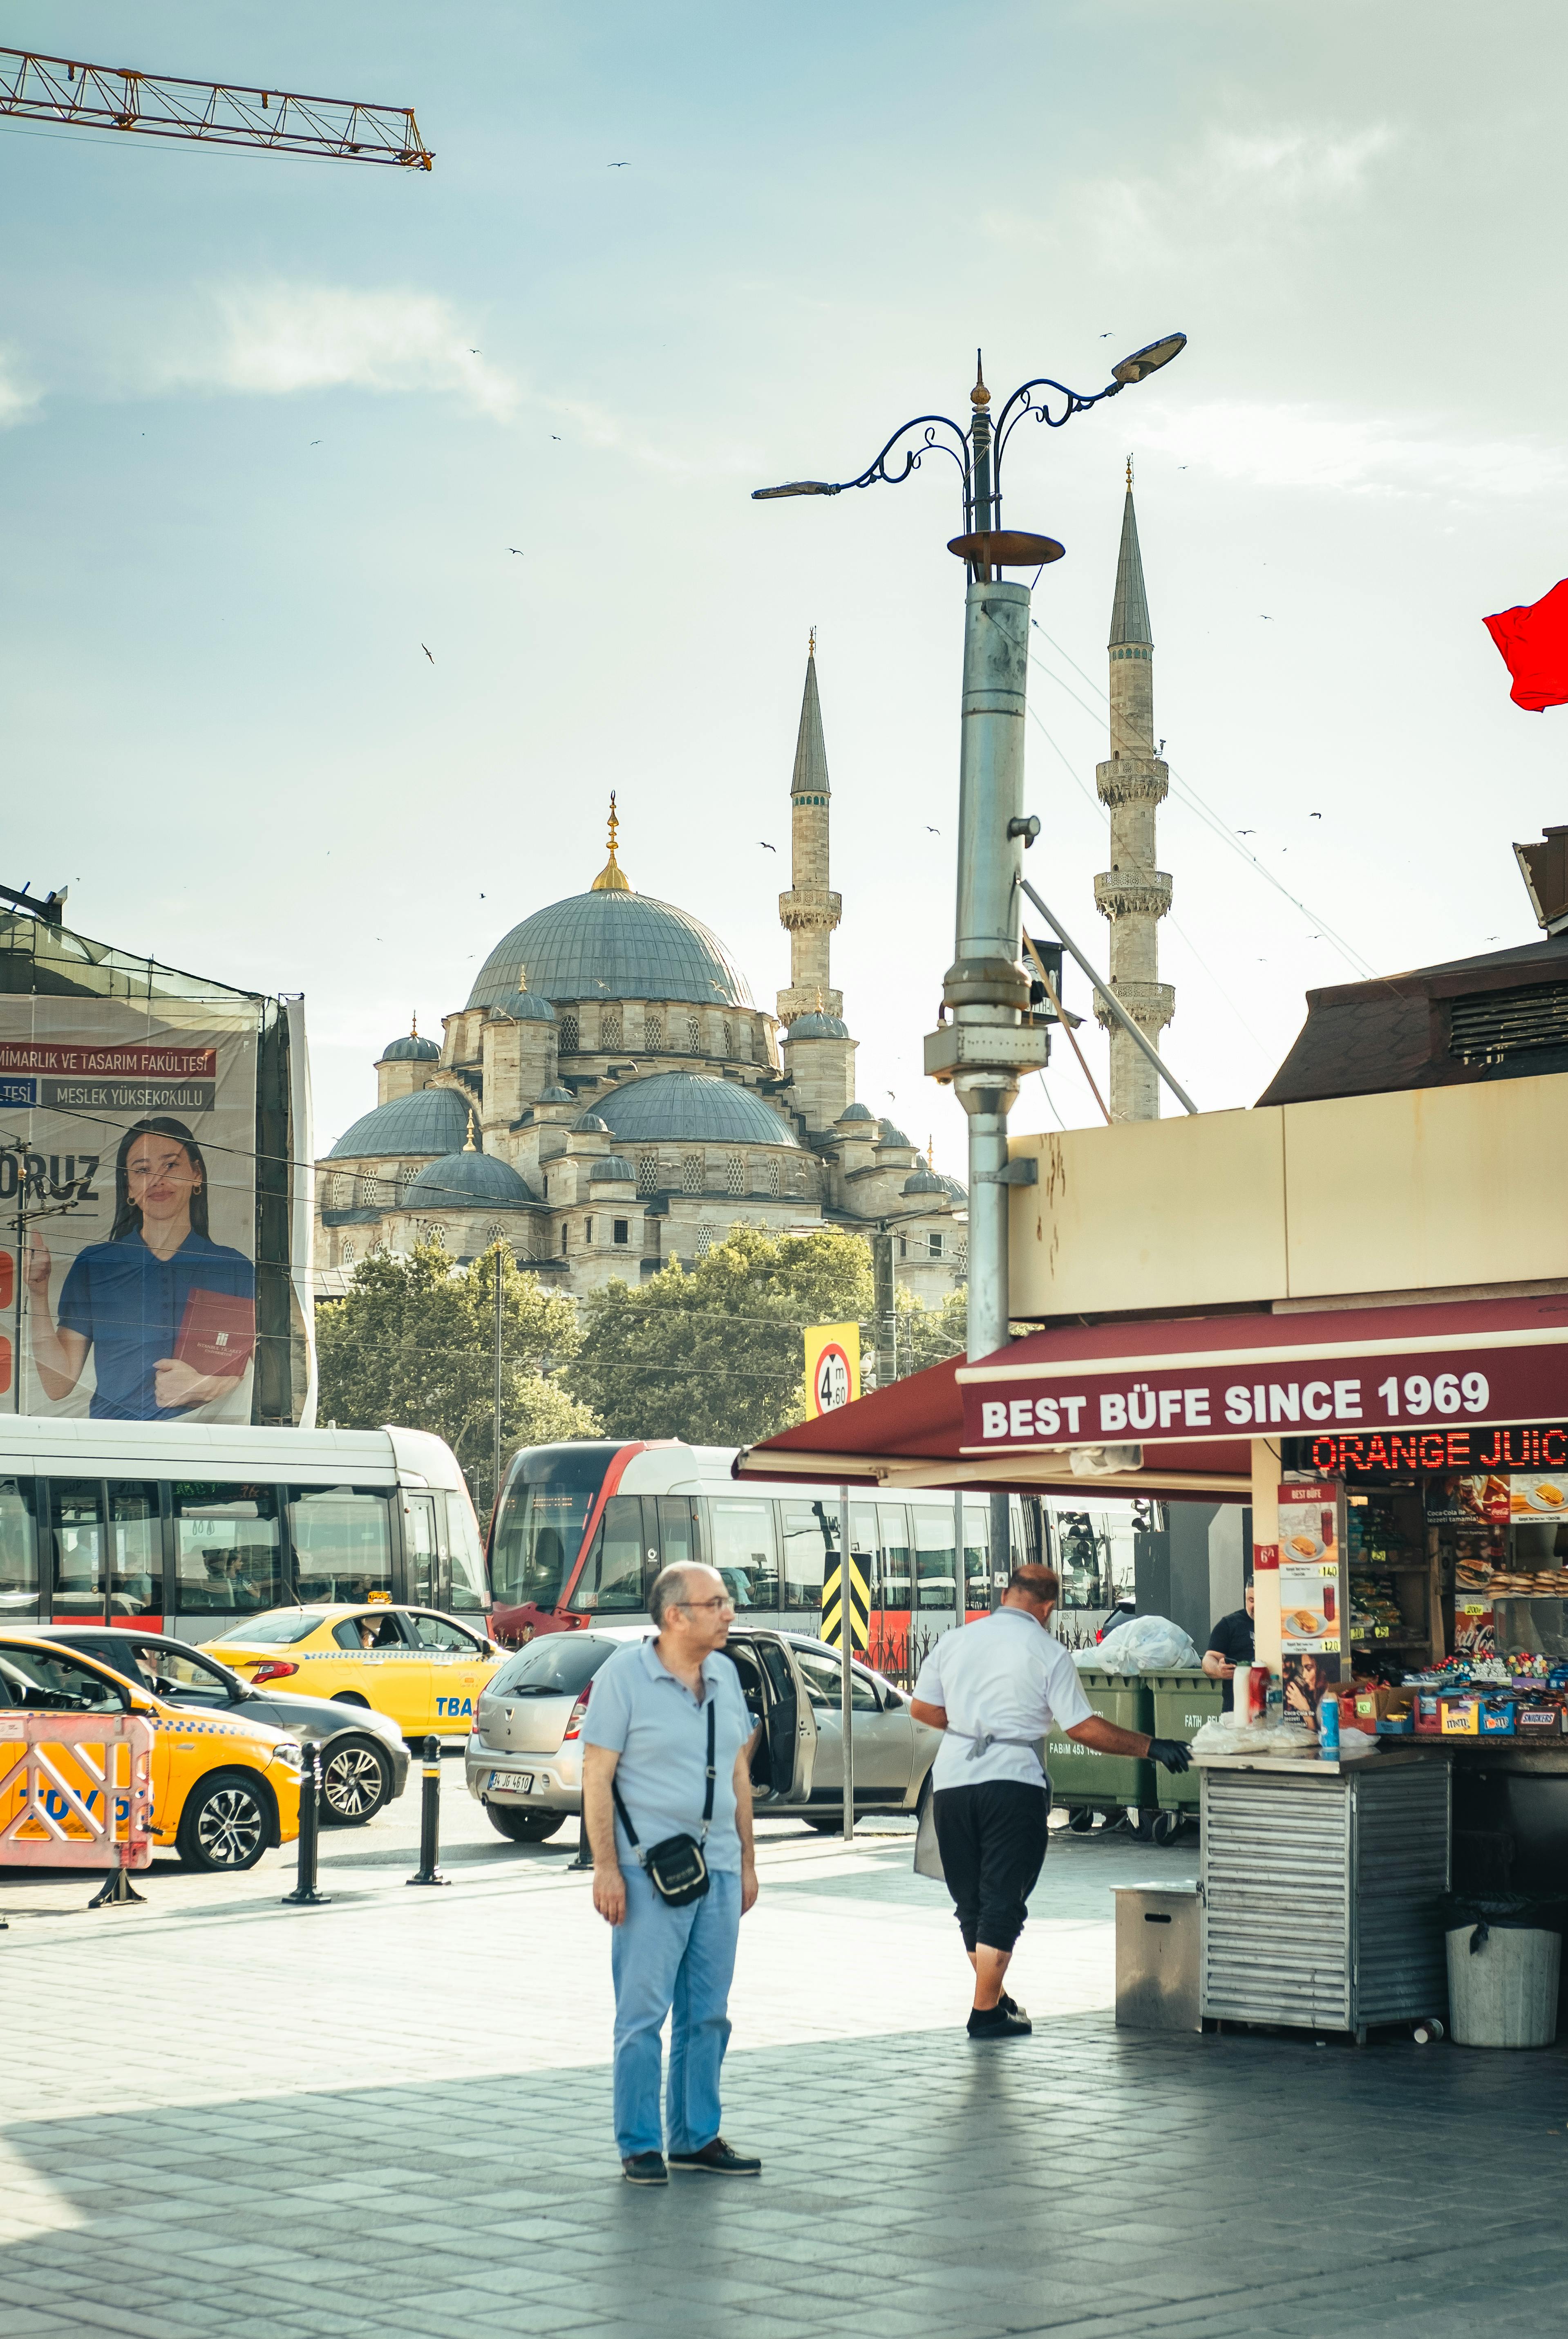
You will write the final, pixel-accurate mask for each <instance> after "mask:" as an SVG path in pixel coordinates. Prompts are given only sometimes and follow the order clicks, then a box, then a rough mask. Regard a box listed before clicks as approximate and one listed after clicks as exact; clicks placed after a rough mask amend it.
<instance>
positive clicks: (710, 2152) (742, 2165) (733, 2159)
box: [670, 2136, 763, 2176]
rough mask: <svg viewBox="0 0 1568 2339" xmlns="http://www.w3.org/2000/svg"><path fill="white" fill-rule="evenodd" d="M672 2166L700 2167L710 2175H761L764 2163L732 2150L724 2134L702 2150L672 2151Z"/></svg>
mask: <svg viewBox="0 0 1568 2339" xmlns="http://www.w3.org/2000/svg"><path fill="white" fill-rule="evenodd" d="M670 2166H671V2167H672V2168H695V2169H699V2170H701V2171H703V2172H704V2173H705V2174H706V2175H707V2176H761V2175H762V2173H763V2165H762V2162H761V2161H760V2160H754V2159H752V2158H751V2157H750V2156H749V2155H748V2154H746V2153H744V2152H732V2151H731V2150H730V2148H729V2147H728V2145H727V2144H726V2143H725V2140H724V2138H723V2137H722V2136H715V2138H714V2140H713V2142H712V2143H711V2144H705V2145H704V2147H703V2148H702V2150H701V2151H700V2152H672V2153H671V2155H670Z"/></svg>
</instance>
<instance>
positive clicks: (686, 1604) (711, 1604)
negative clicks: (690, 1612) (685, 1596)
mask: <svg viewBox="0 0 1568 2339" xmlns="http://www.w3.org/2000/svg"><path fill="white" fill-rule="evenodd" d="M676 1607H677V1608H685V1609H692V1608H727V1609H729V1610H730V1611H731V1613H732V1614H733V1613H734V1610H735V1602H734V1601H733V1600H731V1599H730V1598H728V1597H727V1595H726V1597H725V1598H724V1599H722V1600H677V1601H676Z"/></svg>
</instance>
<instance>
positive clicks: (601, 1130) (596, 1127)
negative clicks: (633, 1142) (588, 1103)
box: [572, 1112, 610, 1137]
mask: <svg viewBox="0 0 1568 2339" xmlns="http://www.w3.org/2000/svg"><path fill="white" fill-rule="evenodd" d="M572 1127H573V1128H574V1129H580V1130H582V1131H583V1133H584V1134H585V1136H588V1137H607V1136H608V1135H609V1133H610V1124H609V1122H608V1121H607V1120H600V1119H599V1117H598V1114H597V1112H580V1113H579V1114H578V1115H577V1119H576V1120H574V1121H573V1123H572Z"/></svg>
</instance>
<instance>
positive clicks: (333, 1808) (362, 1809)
mask: <svg viewBox="0 0 1568 2339" xmlns="http://www.w3.org/2000/svg"><path fill="white" fill-rule="evenodd" d="M391 1795H392V1766H391V1764H390V1762H388V1760H387V1758H386V1756H385V1755H384V1754H383V1753H382V1752H381V1750H380V1747H379V1746H375V1745H372V1744H371V1742H370V1740H369V1739H368V1738H334V1739H333V1740H332V1741H331V1742H330V1744H329V1745H328V1746H327V1747H326V1748H325V1749H324V1750H323V1752H322V1755H321V1801H322V1803H323V1805H324V1806H325V1809H324V1811H323V1813H322V1816H323V1818H325V1819H327V1820H329V1821H334V1822H335V1823H336V1824H337V1825H338V1826H339V1827H363V1826H364V1824H365V1821H367V1820H373V1819H374V1818H375V1816H376V1813H377V1812H378V1811H380V1809H381V1808H382V1806H383V1805H384V1804H386V1803H388V1802H390V1801H391Z"/></svg>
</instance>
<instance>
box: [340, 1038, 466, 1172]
mask: <svg viewBox="0 0 1568 2339" xmlns="http://www.w3.org/2000/svg"><path fill="white" fill-rule="evenodd" d="M402 1044H403V1045H405V1046H406V1045H407V1044H408V1043H407V1042H406V1041H405V1042H403V1043H402ZM429 1045H430V1042H429V1041H428V1040H421V1041H419V1046H420V1047H426V1048H428V1047H429ZM467 1134H468V1106H467V1105H466V1104H465V1103H464V1101H463V1100H462V1098H461V1097H460V1096H459V1094H458V1092H457V1091H456V1089H446V1088H430V1089H416V1090H415V1091H414V1093H413V1095H412V1096H406V1097H395V1098H394V1099H393V1100H392V1101H391V1103H390V1104H379V1105H377V1106H375V1107H374V1108H373V1110H370V1112H366V1113H361V1114H360V1118H359V1120H357V1121H355V1122H354V1124H353V1126H352V1128H350V1129H346V1130H344V1131H343V1134H342V1136H341V1137H340V1138H339V1140H338V1141H337V1143H336V1145H334V1146H333V1148H332V1150H331V1152H330V1154H329V1155H328V1157H327V1159H328V1160H330V1161H365V1160H386V1159H387V1158H388V1157H390V1155H392V1154H394V1153H437V1154H440V1153H454V1152H456V1151H457V1150H459V1147H460V1146H461V1144H462V1142H463V1140H464V1138H465V1137H466V1136H467Z"/></svg>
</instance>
